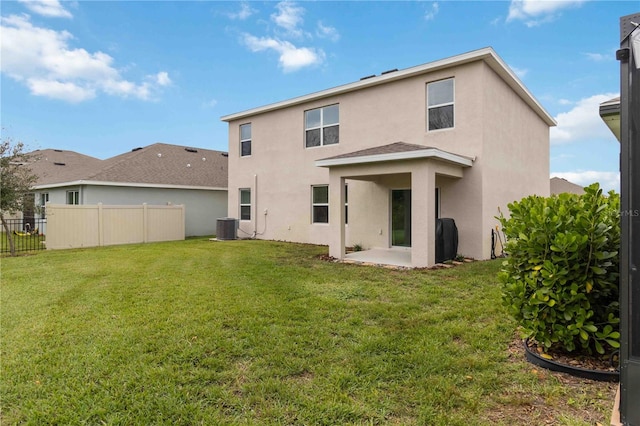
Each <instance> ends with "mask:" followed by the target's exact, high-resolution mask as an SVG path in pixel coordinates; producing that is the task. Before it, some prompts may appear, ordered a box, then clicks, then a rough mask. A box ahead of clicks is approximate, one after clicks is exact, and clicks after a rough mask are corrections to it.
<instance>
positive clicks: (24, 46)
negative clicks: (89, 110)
mask: <svg viewBox="0 0 640 426" xmlns="http://www.w3.org/2000/svg"><path fill="white" fill-rule="evenodd" d="M0 22H1V24H2V25H1V27H0V28H1V30H2V39H1V41H0V55H2V62H1V64H0V70H1V71H2V72H3V73H5V74H6V75H8V76H9V77H11V78H13V79H14V80H16V81H19V82H22V83H23V84H25V85H26V86H27V87H28V88H29V90H30V91H31V94H33V95H35V96H46V97H49V98H52V99H60V100H64V101H68V102H82V101H85V100H87V99H91V98H94V97H95V96H96V95H97V93H98V92H100V91H101V92H103V93H107V94H110V95H116V96H122V97H129V96H132V97H136V98H139V99H143V100H149V99H152V98H153V96H154V94H155V93H156V92H157V89H158V88H159V87H161V86H166V85H168V84H170V83H171V79H170V78H169V75H168V74H167V73H166V72H160V73H158V74H156V75H153V76H150V77H148V78H147V81H146V82H143V83H140V84H138V83H134V82H131V81H127V80H125V79H123V78H122V76H121V75H120V72H119V71H118V69H116V68H114V66H113V62H114V61H113V58H112V57H111V56H109V55H108V54H106V53H103V52H95V53H90V52H88V51H86V50H85V49H82V48H72V47H70V46H69V42H70V41H71V40H72V39H73V35H72V34H70V33H69V32H67V31H55V30H51V29H48V28H42V27H36V26H34V25H33V24H32V23H31V22H30V18H29V16H28V15H22V16H17V15H11V16H8V17H2V18H0Z"/></svg>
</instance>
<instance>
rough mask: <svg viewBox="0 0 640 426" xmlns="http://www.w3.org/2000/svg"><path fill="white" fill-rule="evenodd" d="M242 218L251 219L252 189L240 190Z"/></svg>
mask: <svg viewBox="0 0 640 426" xmlns="http://www.w3.org/2000/svg"><path fill="white" fill-rule="evenodd" d="M240 220H251V189H248V188H245V189H241V190H240Z"/></svg>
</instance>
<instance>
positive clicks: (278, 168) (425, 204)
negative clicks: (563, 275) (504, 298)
mask: <svg viewBox="0 0 640 426" xmlns="http://www.w3.org/2000/svg"><path fill="white" fill-rule="evenodd" d="M222 120H223V121H226V122H228V123H229V200H228V206H229V212H228V213H229V216H230V217H236V218H239V236H240V237H246V236H253V237H255V238H263V239H270V240H285V241H295V242H304V243H314V244H323V245H328V246H329V254H330V255H331V256H333V257H336V258H340V259H342V258H345V256H346V254H345V247H346V246H350V245H355V244H358V245H361V246H362V247H363V248H365V249H376V250H378V251H380V250H382V251H383V252H387V253H389V255H390V257H389V259H391V258H392V257H393V253H399V254H400V255H401V256H404V257H405V258H406V263H407V264H408V265H410V266H414V267H424V266H430V265H433V264H434V261H435V232H436V231H435V224H436V219H437V218H438V217H443V218H444V217H446V218H453V219H454V220H455V223H456V225H457V228H458V239H459V243H458V244H459V245H458V253H460V254H463V255H465V256H471V257H474V258H476V259H488V258H489V257H490V252H491V229H492V228H495V226H496V225H497V223H498V222H497V221H496V219H495V216H496V215H498V208H500V209H502V212H505V213H507V212H508V210H507V207H506V206H507V204H508V203H509V202H512V201H514V200H519V199H521V198H522V197H525V196H528V195H531V194H538V195H541V196H548V195H549V127H550V126H554V125H555V121H554V119H553V118H552V117H551V116H550V115H549V113H548V112H547V111H545V109H544V108H543V107H542V106H541V105H540V103H539V102H538V101H537V100H536V99H535V97H534V96H533V95H532V94H531V93H530V92H529V91H528V90H527V88H526V87H525V86H524V85H523V83H522V82H521V81H520V80H519V79H518V77H517V76H516V75H515V74H514V73H513V71H511V70H510V69H509V67H508V66H507V65H506V64H505V63H504V61H503V60H502V59H501V58H500V57H499V56H498V55H497V54H496V53H495V52H494V50H493V49H491V48H484V49H480V50H476V51H472V52H469V53H464V54H461V55H458V56H453V57H450V58H446V59H442V60H438V61H435V62H431V63H427V64H424V65H419V66H416V67H412V68H407V69H403V70H393V71H390V72H384V73H382V74H380V75H376V76H370V77H365V78H363V79H360V80H359V81H356V82H354V83H349V84H345V85H343V86H339V87H335V88H331V89H327V90H323V91H320V92H316V93H312V94H308V95H304V96H300V97H296V98H293V99H289V100H285V101H282V102H278V103H274V104H270V105H266V106H262V107H257V108H253V109H250V110H247V111H243V112H239V113H235V114H229V115H226V116H224V117H222ZM381 263H385V262H384V260H383V261H381ZM389 263H394V261H389ZM398 264H401V263H398Z"/></svg>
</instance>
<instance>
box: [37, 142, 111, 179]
mask: <svg viewBox="0 0 640 426" xmlns="http://www.w3.org/2000/svg"><path fill="white" fill-rule="evenodd" d="M29 157H30V161H29V168H30V169H31V171H32V172H33V174H34V175H36V176H37V177H38V179H37V181H36V185H44V184H49V183H60V182H69V181H74V180H78V179H82V178H84V177H86V176H89V175H91V174H92V173H95V171H96V169H98V168H100V167H101V165H102V160H100V159H98V158H95V157H90V156H88V155H84V154H80V153H77V152H74V151H63V150H61V149H43V150H36V151H33V152H30V153H29Z"/></svg>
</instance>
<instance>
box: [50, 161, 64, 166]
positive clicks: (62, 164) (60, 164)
mask: <svg viewBox="0 0 640 426" xmlns="http://www.w3.org/2000/svg"><path fill="white" fill-rule="evenodd" d="M53 164H54V165H56V166H66V165H67V163H58V162H57V161H54V163H53Z"/></svg>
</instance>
